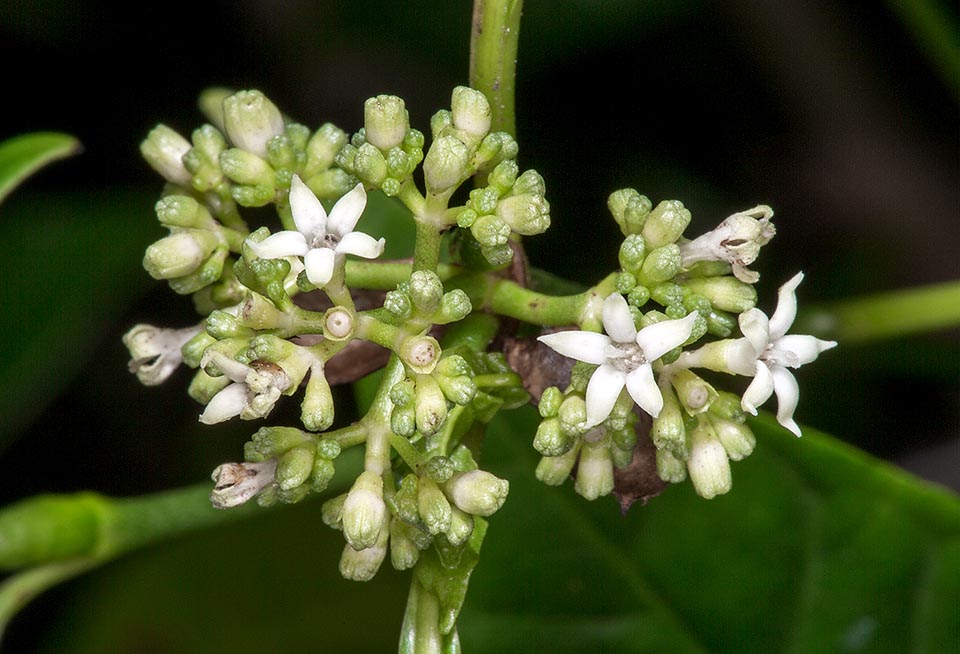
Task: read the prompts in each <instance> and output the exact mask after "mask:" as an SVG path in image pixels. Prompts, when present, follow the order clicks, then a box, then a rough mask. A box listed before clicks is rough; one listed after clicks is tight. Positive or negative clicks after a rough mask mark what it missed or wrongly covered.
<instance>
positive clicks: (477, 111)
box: [450, 86, 492, 141]
mask: <svg viewBox="0 0 960 654" xmlns="http://www.w3.org/2000/svg"><path fill="white" fill-rule="evenodd" d="M450 113H451V115H452V117H453V126H454V127H456V128H457V129H460V130H463V131H464V132H466V133H467V134H469V135H470V136H472V137H473V138H475V139H476V140H478V141H479V140H480V139H482V138H483V137H484V136H486V135H487V132H489V131H490V123H491V120H492V112H491V110H490V103H489V102H488V101H487V98H486V96H485V95H484V94H483V93H481V92H480V91H477V90H475V89H471V88H469V87H467V86H458V87H456V88H455V89H453V97H452V98H451V101H450Z"/></svg>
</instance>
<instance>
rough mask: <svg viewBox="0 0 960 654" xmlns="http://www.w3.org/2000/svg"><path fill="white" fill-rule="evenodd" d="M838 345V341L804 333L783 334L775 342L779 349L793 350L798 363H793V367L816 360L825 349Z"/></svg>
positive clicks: (784, 350) (783, 350)
mask: <svg viewBox="0 0 960 654" xmlns="http://www.w3.org/2000/svg"><path fill="white" fill-rule="evenodd" d="M836 346H837V342H836V341H822V340H820V339H819V338H815V337H813V336H805V335H802V334H793V335H788V336H783V337H781V338H779V339H777V342H776V343H774V347H775V348H776V349H777V350H780V351H782V352H792V353H793V354H794V355H795V357H796V361H797V364H796V365H791V366H790V367H791V368H799V367H800V366H802V365H805V364H807V363H810V362H812V361H814V360H816V358H817V357H818V356H820V353H821V352H823V351H824V350H829V349H830V348H832V347H836Z"/></svg>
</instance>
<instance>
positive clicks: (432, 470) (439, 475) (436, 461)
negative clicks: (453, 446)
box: [426, 456, 456, 484]
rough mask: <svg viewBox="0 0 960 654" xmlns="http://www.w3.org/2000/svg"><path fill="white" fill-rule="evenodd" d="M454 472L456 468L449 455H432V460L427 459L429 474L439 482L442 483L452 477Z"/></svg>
mask: <svg viewBox="0 0 960 654" xmlns="http://www.w3.org/2000/svg"><path fill="white" fill-rule="evenodd" d="M454 472H456V468H454V465H453V461H451V460H450V458H449V457H446V456H434V457H430V460H429V461H427V467H426V473H427V476H428V477H430V479H432V480H433V481H435V482H437V483H438V484H442V483H444V482H445V481H447V480H448V479H450V477H452V476H453V473H454Z"/></svg>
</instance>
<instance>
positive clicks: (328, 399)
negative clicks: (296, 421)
mask: <svg viewBox="0 0 960 654" xmlns="http://www.w3.org/2000/svg"><path fill="white" fill-rule="evenodd" d="M333 414H334V403H333V393H332V392H331V391H330V384H329V383H328V382H327V378H326V376H325V375H324V374H323V364H322V363H320V362H319V361H318V362H317V363H315V364H314V365H313V366H312V367H311V368H310V379H309V380H308V381H307V388H306V390H305V391H304V393H303V402H301V403H300V421H301V422H302V423H303V426H304V427H306V428H307V429H309V430H310V431H325V430H327V429H330V425H332V424H333V417H334V415H333Z"/></svg>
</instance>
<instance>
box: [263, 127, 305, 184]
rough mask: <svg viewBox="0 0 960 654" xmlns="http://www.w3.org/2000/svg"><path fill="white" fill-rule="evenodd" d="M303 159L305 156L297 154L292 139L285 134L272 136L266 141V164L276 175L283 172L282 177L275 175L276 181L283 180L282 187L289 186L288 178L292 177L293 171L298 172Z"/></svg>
mask: <svg viewBox="0 0 960 654" xmlns="http://www.w3.org/2000/svg"><path fill="white" fill-rule="evenodd" d="M305 159H306V155H305V154H304V153H303V152H297V148H296V146H294V144H293V139H291V138H290V137H289V136H287V135H286V134H280V135H279V136H274V137H273V138H272V139H270V140H269V141H267V163H269V164H270V166H271V167H272V168H273V170H276V171H278V173H279V171H284V175H283V176H281V175H280V174H278V175H277V180H278V181H279V180H280V179H281V178H283V179H284V180H285V183H284V184H282V185H283V186H289V182H290V179H289V178H292V177H293V171H294V170H298V169H299V168H300V165H301V164H302V163H303V161H304V160H305Z"/></svg>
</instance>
